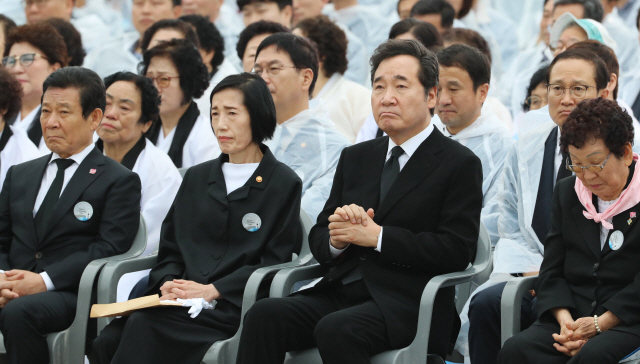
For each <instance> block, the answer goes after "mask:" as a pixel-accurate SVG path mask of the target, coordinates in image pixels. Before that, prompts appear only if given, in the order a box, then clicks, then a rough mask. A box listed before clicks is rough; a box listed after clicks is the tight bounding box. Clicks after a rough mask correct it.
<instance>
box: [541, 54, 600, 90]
mask: <svg viewBox="0 0 640 364" xmlns="http://www.w3.org/2000/svg"><path fill="white" fill-rule="evenodd" d="M567 61H574V62H571V63H569V62H567ZM576 61H577V62H576ZM595 74H596V69H595V66H594V65H593V64H592V63H590V62H587V61H585V60H581V59H566V60H562V61H559V62H558V63H556V64H555V66H554V67H553V68H551V70H550V72H549V83H563V82H564V83H578V82H582V83H585V82H588V83H590V84H591V83H595V82H596V78H595Z"/></svg>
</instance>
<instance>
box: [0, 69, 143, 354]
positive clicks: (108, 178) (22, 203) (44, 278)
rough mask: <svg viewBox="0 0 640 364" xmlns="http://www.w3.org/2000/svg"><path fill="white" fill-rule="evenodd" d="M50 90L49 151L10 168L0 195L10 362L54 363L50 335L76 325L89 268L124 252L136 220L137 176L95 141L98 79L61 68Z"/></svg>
mask: <svg viewBox="0 0 640 364" xmlns="http://www.w3.org/2000/svg"><path fill="white" fill-rule="evenodd" d="M43 90H44V94H43V97H42V116H41V118H40V123H41V126H42V132H43V135H44V140H45V143H46V144H47V147H48V148H49V149H50V150H51V151H52V153H51V154H50V155H47V156H44V157H41V158H38V159H34V160H32V161H29V162H26V163H23V164H19V165H15V166H13V167H11V169H9V171H8V172H7V177H6V179H5V182H4V186H3V188H2V193H0V272H1V273H0V294H1V297H0V307H1V310H0V331H2V334H3V336H4V343H5V347H6V349H7V355H8V361H9V363H30V364H37V363H48V362H49V352H48V347H47V341H46V336H45V335H46V334H47V333H51V332H56V331H61V330H64V329H66V328H67V327H69V326H70V325H71V323H72V321H73V318H74V315H75V310H76V301H77V292H78V285H79V283H80V277H81V276H82V272H83V271H84V269H85V267H86V266H87V265H88V264H89V263H90V262H91V261H92V260H95V259H100V258H104V257H108V256H113V255H116V254H121V253H124V252H126V251H127V250H128V249H129V247H130V246H131V243H132V242H133V239H134V237H135V234H136V231H137V229H138V225H139V216H140V189H141V187H140V178H139V177H138V175H137V174H135V173H133V172H131V171H129V170H128V169H126V168H125V167H123V166H122V165H120V164H119V163H117V162H115V161H113V160H111V159H109V158H107V157H105V156H103V155H102V153H101V152H100V151H99V150H97V149H96V148H95V147H94V145H93V132H94V130H95V129H96V128H97V127H98V124H100V121H101V120H102V115H103V112H104V109H105V104H106V96H105V89H104V84H103V83H102V80H101V79H100V77H99V76H98V75H97V74H95V73H94V72H93V71H90V70H88V69H84V68H80V67H70V68H63V69H60V70H58V71H56V72H54V73H52V74H51V75H50V76H49V77H48V78H47V79H46V81H45V82H44V85H43Z"/></svg>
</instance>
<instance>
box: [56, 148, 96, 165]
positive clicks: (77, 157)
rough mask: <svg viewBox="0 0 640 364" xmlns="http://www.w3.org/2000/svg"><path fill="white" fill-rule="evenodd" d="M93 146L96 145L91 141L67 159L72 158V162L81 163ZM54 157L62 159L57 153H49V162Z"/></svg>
mask: <svg viewBox="0 0 640 364" xmlns="http://www.w3.org/2000/svg"><path fill="white" fill-rule="evenodd" d="M95 147H96V146H95V144H93V143H91V144H89V145H88V146H87V147H86V148H84V149H83V150H82V151H81V152H80V153H76V154H74V155H72V156H71V157H69V159H72V160H73V161H74V162H76V163H78V165H80V164H82V161H83V160H84V159H85V158H86V157H87V156H88V155H89V153H91V151H92V150H93V148H95ZM56 159H62V158H61V157H60V156H59V155H58V153H51V160H49V163H51V162H53V161H54V160H56Z"/></svg>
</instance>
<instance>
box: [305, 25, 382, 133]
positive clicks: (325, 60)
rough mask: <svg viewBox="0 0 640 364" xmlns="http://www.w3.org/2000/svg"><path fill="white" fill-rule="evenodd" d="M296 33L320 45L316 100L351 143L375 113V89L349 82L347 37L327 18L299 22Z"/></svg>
mask: <svg viewBox="0 0 640 364" xmlns="http://www.w3.org/2000/svg"><path fill="white" fill-rule="evenodd" d="M293 34H296V35H300V36H303V37H306V38H308V39H310V40H312V41H313V42H314V43H316V45H317V46H318V55H319V57H320V58H319V59H320V61H319V64H318V79H317V80H316V85H315V87H314V88H313V93H312V95H311V96H312V98H313V101H312V102H315V103H317V104H318V105H320V106H324V107H326V109H327V111H328V112H329V119H331V120H332V121H333V122H334V123H335V124H336V130H337V131H338V132H339V133H340V134H342V135H344V136H345V137H346V138H347V139H348V140H349V141H350V142H351V143H353V142H354V141H355V140H356V135H357V134H358V130H360V128H361V127H362V123H363V122H364V119H365V118H366V117H367V116H369V114H371V90H369V89H367V88H366V87H364V86H362V85H360V84H358V83H355V82H353V81H350V80H348V79H346V77H345V76H344V74H345V72H346V70H347V65H348V61H347V38H346V36H345V34H344V32H343V31H342V29H340V27H339V26H337V25H336V24H335V23H334V22H332V21H331V20H329V18H328V17H327V16H325V15H318V16H316V17H313V18H307V19H304V20H302V21H300V22H299V23H298V25H296V28H295V29H294V30H293Z"/></svg>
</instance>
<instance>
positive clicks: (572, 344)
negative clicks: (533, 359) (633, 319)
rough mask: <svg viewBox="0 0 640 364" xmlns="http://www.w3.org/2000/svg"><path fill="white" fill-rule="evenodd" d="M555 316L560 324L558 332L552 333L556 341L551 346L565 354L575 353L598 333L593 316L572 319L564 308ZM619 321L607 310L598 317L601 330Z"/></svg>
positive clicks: (613, 325)
mask: <svg viewBox="0 0 640 364" xmlns="http://www.w3.org/2000/svg"><path fill="white" fill-rule="evenodd" d="M555 316H556V318H557V319H558V322H559V324H560V334H553V339H554V340H555V341H556V343H554V344H553V346H554V347H555V348H556V350H558V351H559V352H561V353H564V354H565V355H567V356H574V355H576V354H577V353H578V352H580V349H582V346H584V344H586V343H587V341H589V339H591V338H592V337H594V336H596V334H597V333H598V331H597V330H596V326H595V319H594V318H593V317H581V318H579V319H577V320H575V321H574V320H573V318H572V317H571V314H570V313H569V311H568V310H566V309H559V310H558V311H556V314H555ZM619 322H620V320H619V319H618V318H617V317H616V316H615V315H614V314H613V313H611V312H609V311H608V312H606V313H605V314H603V315H602V316H599V317H598V325H599V326H600V329H601V330H602V331H607V330H608V329H610V328H613V327H615V326H617V325H618V323H619Z"/></svg>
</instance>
